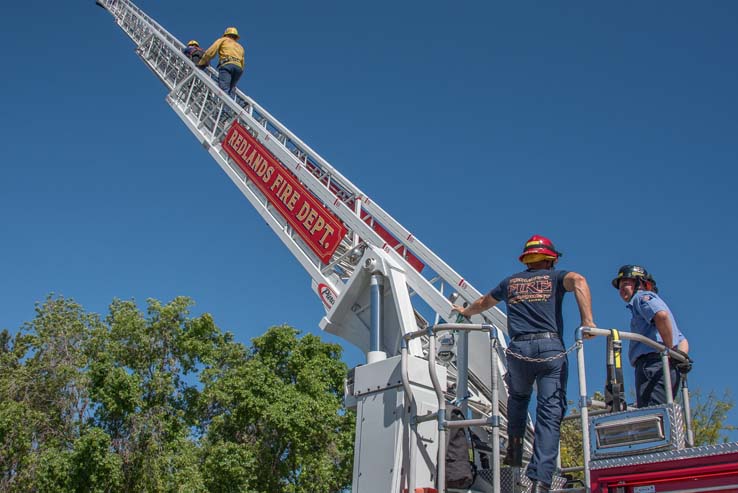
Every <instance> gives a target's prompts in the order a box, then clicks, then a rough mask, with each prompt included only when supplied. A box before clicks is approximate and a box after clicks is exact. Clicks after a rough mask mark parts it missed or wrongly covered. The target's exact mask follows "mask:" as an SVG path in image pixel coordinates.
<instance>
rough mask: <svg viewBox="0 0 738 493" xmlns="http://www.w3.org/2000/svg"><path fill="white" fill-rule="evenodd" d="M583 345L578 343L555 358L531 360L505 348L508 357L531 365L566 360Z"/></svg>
mask: <svg viewBox="0 0 738 493" xmlns="http://www.w3.org/2000/svg"><path fill="white" fill-rule="evenodd" d="M581 345H582V342H581V341H576V342H575V343H574V344H572V346H571V347H570V348H569V349H567V350H566V351H564V352H562V353H558V354H555V355H553V356H549V357H548V358H531V357H528V356H523V355H522V354H519V353H514V352H512V351H511V350H510V348H505V354H506V355H508V356H512V357H513V358H516V359H519V360H522V361H527V362H529V363H548V362H549V361H554V360H557V359H559V358H564V357H565V356H566V355H567V354H569V353H571V352H572V351H574V350H575V349H577V348H579V347H580V346H581Z"/></svg>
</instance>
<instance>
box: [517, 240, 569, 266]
mask: <svg viewBox="0 0 738 493" xmlns="http://www.w3.org/2000/svg"><path fill="white" fill-rule="evenodd" d="M534 253H539V254H541V255H545V256H546V257H552V259H553V260H555V259H557V258H559V257H561V252H557V251H556V247H555V246H554V244H553V242H552V241H551V240H549V239H548V238H546V237H545V236H541V235H533V236H531V237H530V239H529V240H528V241H526V242H525V246H524V247H523V253H522V254H521V255H520V257H519V260H520V261H521V262H523V263H525V260H524V258H525V257H526V255H530V254H534Z"/></svg>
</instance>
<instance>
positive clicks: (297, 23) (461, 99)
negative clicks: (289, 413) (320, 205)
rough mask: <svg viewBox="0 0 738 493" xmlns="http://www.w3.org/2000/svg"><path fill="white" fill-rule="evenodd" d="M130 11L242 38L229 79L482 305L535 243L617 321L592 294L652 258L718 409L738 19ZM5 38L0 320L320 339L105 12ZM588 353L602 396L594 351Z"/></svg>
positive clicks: (292, 279) (529, 10) (296, 282)
mask: <svg viewBox="0 0 738 493" xmlns="http://www.w3.org/2000/svg"><path fill="white" fill-rule="evenodd" d="M138 5H139V6H140V7H141V8H143V9H144V10H146V11H147V12H148V13H149V14H150V15H151V16H153V17H154V18H155V19H157V20H158V21H159V22H160V23H161V24H162V25H163V26H164V27H165V28H167V29H168V30H169V31H170V32H172V33H173V34H175V35H177V36H179V37H180V38H181V39H182V40H185V41H186V40H187V39H190V38H196V39H198V40H199V41H200V43H201V44H203V45H207V44H209V43H210V42H212V41H213V40H214V39H215V38H217V37H218V36H219V35H220V34H221V33H222V32H223V29H224V28H225V27H226V26H229V25H235V26H237V27H238V28H239V30H240V32H241V34H242V39H243V41H245V47H246V53H247V68H246V73H245V75H244V77H243V79H242V81H241V83H240V88H241V89H242V90H245V92H246V93H247V94H249V95H250V96H252V97H253V98H254V99H255V100H256V101H258V102H259V103H260V104H261V105H263V106H264V107H265V108H266V109H267V110H268V111H270V112H271V113H272V114H273V115H275V116H276V117H277V118H278V119H280V121H282V122H283V123H284V124H286V125H287V126H288V127H289V128H290V129H291V130H292V131H293V132H295V133H296V134H297V135H298V136H299V137H300V138H301V139H302V140H304V141H305V142H306V143H308V144H309V145H310V146H311V147H313V148H314V149H315V150H316V151H318V152H319V153H320V154H321V155H322V156H324V157H325V158H326V159H328V161H329V162H331V163H332V164H333V165H334V166H335V167H336V168H338V169H339V170H340V171H341V172H342V173H343V174H344V175H345V176H347V177H348V178H349V179H350V180H352V181H353V182H354V183H355V184H356V185H357V186H358V187H360V188H361V189H362V190H363V191H365V192H366V193H368V194H369V195H370V196H371V197H372V199H373V200H374V201H375V202H377V203H379V204H380V205H381V206H382V207H383V208H384V209H385V210H387V211H388V212H389V213H390V214H392V215H393V216H394V217H395V218H396V219H397V220H399V221H400V222H402V223H403V224H404V225H405V226H406V227H407V228H408V229H410V230H411V231H413V233H414V234H415V236H416V237H417V238H419V239H420V240H421V241H423V242H424V243H425V244H426V245H428V246H429V247H430V248H431V249H433V250H434V251H435V252H436V253H437V254H438V255H440V256H441V257H442V258H443V259H444V260H445V261H446V262H447V263H448V264H450V265H451V266H452V267H453V268H454V269H455V270H456V271H457V272H459V273H460V274H461V275H462V276H463V277H465V278H466V279H468V280H469V281H470V282H471V283H472V284H473V285H474V286H475V287H477V288H478V289H480V290H482V291H485V290H488V289H490V288H491V287H493V286H494V285H495V284H496V283H497V282H498V281H499V280H500V279H501V278H502V277H504V276H506V275H508V274H510V273H512V272H514V271H516V270H518V269H519V267H520V266H519V264H518V263H517V256H518V254H519V251H520V249H521V247H522V244H523V242H524V241H525V240H526V239H527V238H528V237H529V236H530V235H531V234H533V233H539V234H544V235H547V236H549V237H551V238H552V239H553V240H554V242H555V243H556V245H557V247H558V248H559V249H560V250H562V251H563V252H564V253H565V256H564V258H563V259H562V261H561V263H560V267H561V268H565V269H568V270H574V271H577V272H580V273H582V274H583V275H585V276H586V277H587V278H588V280H589V283H590V286H591V289H592V296H593V303H594V312H595V320H596V322H597V323H598V325H600V326H602V327H607V328H609V327H618V328H623V329H627V321H628V317H627V312H626V310H625V308H624V307H623V303H622V302H621V301H620V300H619V298H618V296H617V293H616V291H615V290H614V289H613V288H612V287H611V286H610V280H611V279H612V277H613V276H614V275H615V273H616V272H617V269H618V267H619V266H620V265H622V264H625V263H640V264H642V265H644V266H646V268H648V269H649V270H650V271H651V272H652V273H653V274H654V276H655V277H656V279H657V280H658V284H659V287H660V288H661V294H662V295H663V297H664V298H665V299H666V301H667V303H668V304H669V305H670V306H671V308H672V310H673V312H674V313H675V316H676V319H677V322H678V324H679V326H680V327H681V329H682V330H683V332H684V333H685V334H686V335H687V337H688V338H689V340H690V342H691V346H692V356H693V357H694V359H695V360H696V364H695V370H694V371H693V373H691V374H690V383H691V387H692V389H698V388H699V389H702V391H703V392H709V391H710V390H714V391H716V392H717V393H718V394H722V392H723V391H724V390H726V389H727V390H730V391H732V392H733V394H734V395H735V394H736V384H735V380H734V376H733V375H735V370H734V368H733V365H732V362H733V359H734V357H735V356H734V354H735V348H737V347H738V330H736V329H737V328H738V327H736V321H735V317H734V315H733V313H734V310H733V303H735V292H734V291H733V290H734V289H735V288H734V285H733V280H734V277H737V276H738V272H737V271H736V268H735V267H734V265H735V263H734V261H733V260H732V257H733V251H734V246H735V245H736V244H738V237H737V236H738V235H737V233H736V227H735V226H736V220H735V210H736V205H737V204H736V202H737V201H736V193H735V188H736V178H735V172H734V167H735V165H736V162H737V161H738V159H737V158H738V139H737V138H736V137H737V136H738V119H737V118H736V115H738V100H737V98H736V89H735V88H736V87H738V68H737V67H736V63H735V49H736V46H738V31H737V30H736V29H735V19H736V18H738V3H735V2H699V3H695V2H687V1H669V2H666V1H655V2H634V1H627V2H618V3H617V4H606V5H603V4H602V3H590V2H543V1H540V2H533V1H526V2H504V3H503V2H476V1H471V2H455V3H451V2H440V1H424V2H415V1H408V2H387V1H384V0H378V1H376V2H371V3H357V2H343V1H337V0H335V1H334V0H331V1H325V2H297V1H294V2H289V1H288V2H249V3H248V4H246V3H239V2H225V1H223V0H211V1H210V2H208V3H207V6H204V5H203V4H202V2H194V1H191V0H179V1H177V2H174V1H171V0H159V1H153V0H140V1H139V2H138ZM0 27H1V28H2V32H3V38H4V39H3V44H4V48H5V50H4V51H5V53H6V57H5V60H6V61H5V69H4V70H3V75H2V77H0V88H1V89H2V94H3V95H4V101H3V110H2V113H3V118H2V120H0V121H2V123H1V125H2V126H3V128H2V132H1V133H0V135H1V137H0V141H1V142H2V145H0V230H1V231H2V237H1V238H2V241H0V273H1V274H2V277H1V278H2V282H0V328H8V329H10V330H17V329H18V328H19V327H20V326H21V324H22V323H23V322H24V321H28V320H30V319H32V317H33V305H34V302H36V301H39V300H42V299H44V298H45V296H46V295H47V294H48V293H51V292H54V293H59V294H63V295H65V296H67V297H72V298H74V299H76V300H77V301H78V302H80V303H81V304H82V305H83V306H85V307H86V308H87V309H88V310H91V311H96V312H99V313H104V312H105V311H106V309H107V306H108V304H109V303H110V301H111V300H112V299H113V298H114V297H119V298H124V299H130V298H133V299H135V300H137V301H139V302H143V301H144V300H145V299H146V298H148V297H153V298H157V299H160V300H164V301H167V300H169V299H171V298H172V297H174V296H177V295H187V296H190V297H192V298H194V299H195V301H196V302H197V306H196V308H195V312H196V313H200V312H211V313H213V314H214V316H215V319H216V321H217V323H218V324H219V326H220V327H221V328H223V329H225V330H230V331H233V332H234V333H235V334H236V338H237V339H238V340H240V341H242V342H245V343H248V341H249V339H250V338H252V337H254V336H257V335H260V334H261V333H263V332H264V331H265V330H266V329H267V328H268V327H269V326H271V325H276V324H281V323H288V324H291V325H294V326H295V327H298V328H300V329H302V330H304V331H309V332H313V333H319V332H320V330H319V329H318V327H317V324H318V321H319V320H320V317H321V316H322V313H323V312H322V307H321V303H320V302H319V300H318V299H317V298H316V297H315V296H314V295H313V294H312V292H311V289H310V281H309V277H308V276H307V275H306V274H305V273H304V271H303V270H302V268H301V267H300V266H299V264H298V263H297V261H296V260H295V259H294V258H292V256H291V254H290V253H289V252H288V251H287V249H286V248H284V247H283V246H282V244H281V242H280V241H279V240H278V239H277V237H276V236H274V235H273V234H272V233H271V231H270V230H269V229H268V227H267V226H266V225H265V224H264V223H263V221H262V220H261V219H260V217H259V216H258V215H257V213H256V212H255V211H254V210H253V209H252V208H251V206H250V205H249V203H248V201H247V200H246V199H245V198H243V197H242V196H241V194H240V192H239V191H238V190H237V188H236V187H235V186H234V185H233V184H232V183H231V182H230V180H229V179H228V178H227V177H226V175H225V174H224V173H223V172H222V171H221V169H220V168H219V167H218V166H217V165H216V164H215V163H214V162H213V161H212V160H211V159H210V158H209V156H208V155H207V154H206V152H205V151H204V150H203V149H202V148H201V147H200V146H198V145H197V143H196V141H195V139H194V138H193V136H192V135H191V134H190V132H189V131H188V130H187V129H186V127H185V126H184V125H183V124H182V123H181V122H180V120H179V119H178V117H177V116H176V115H175V114H174V112H172V111H171V110H170V109H169V106H168V105H167V104H166V103H165V101H164V97H165V95H166V94H165V91H164V87H163V86H162V85H161V84H160V83H159V82H158V80H157V79H156V78H155V77H154V76H153V74H151V73H150V72H149V71H148V70H147V69H146V68H145V66H144V65H143V64H142V63H141V62H140V61H139V59H138V58H137V57H136V55H135V53H134V51H133V44H132V43H131V42H130V41H129V40H128V38H127V37H125V35H124V34H123V33H122V31H120V30H119V29H118V28H117V26H115V24H113V22H112V18H111V17H110V16H109V15H108V14H107V13H106V12H104V11H103V10H102V9H99V8H97V7H95V5H94V1H92V0H89V1H77V2H52V1H49V0H40V1H37V2H12V3H9V4H7V5H5V6H4V12H3V16H2V17H1V18H0ZM566 303H567V312H566V322H567V339H566V342H567V343H571V342H572V333H573V329H574V328H575V327H576V325H577V322H578V316H577V312H576V307H575V304H574V300H573V297H570V299H568V300H567V302H566ZM325 338H326V339H327V340H330V341H334V342H337V340H336V339H335V338H332V337H330V336H328V335H325ZM345 347H346V355H345V359H346V361H347V363H348V364H350V365H354V364H356V363H359V362H362V361H363V357H362V355H361V354H360V353H358V352H357V351H356V350H355V349H353V348H351V347H348V346H345ZM587 351H588V362H589V363H590V367H591V372H590V375H589V385H590V389H591V390H596V389H601V387H602V385H603V381H604V359H603V357H604V344H603V343H601V341H600V342H594V343H592V344H590V345H588V346H587ZM573 362H574V361H573V360H572V363H573ZM571 373H572V375H573V376H572V378H571V380H570V392H569V394H570V398H571V399H572V400H574V399H575V398H576V395H577V387H576V380H575V378H574V375H575V372H574V371H572V372H571ZM626 374H627V377H628V380H627V381H626V384H627V385H628V388H629V389H632V371H631V370H630V369H629V368H628V369H626ZM730 421H731V422H732V424H738V412H736V411H733V412H732V413H731V414H730ZM733 438H738V436H734V437H733Z"/></svg>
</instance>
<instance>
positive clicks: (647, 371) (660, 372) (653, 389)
mask: <svg viewBox="0 0 738 493" xmlns="http://www.w3.org/2000/svg"><path fill="white" fill-rule="evenodd" d="M681 379H682V376H681V374H680V373H679V372H678V371H676V370H675V369H674V368H671V390H672V393H673V395H674V398H676V397H677V392H678V391H679V384H680V383H681ZM635 387H636V405H637V406H638V407H648V406H656V405H658V404H666V388H665V387H664V365H663V363H662V362H661V355H660V354H659V353H649V354H644V355H643V356H641V357H640V358H638V359H637V360H636V362H635Z"/></svg>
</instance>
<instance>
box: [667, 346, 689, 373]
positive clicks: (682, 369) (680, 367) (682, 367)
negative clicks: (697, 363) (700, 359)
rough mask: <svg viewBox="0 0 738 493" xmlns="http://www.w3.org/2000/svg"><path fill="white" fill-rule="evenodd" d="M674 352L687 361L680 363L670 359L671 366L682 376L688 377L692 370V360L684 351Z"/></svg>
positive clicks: (675, 350)
mask: <svg viewBox="0 0 738 493" xmlns="http://www.w3.org/2000/svg"><path fill="white" fill-rule="evenodd" d="M672 351H674V352H675V353H679V354H680V355H682V356H684V358H685V359H686V361H679V360H677V359H676V358H669V365H670V366H671V367H672V368H674V369H676V370H677V371H678V372H679V373H681V374H682V375H686V374H687V373H689V372H690V371H691V370H692V359H691V358H690V357H689V356H688V355H687V353H685V352H684V351H680V350H678V349H672Z"/></svg>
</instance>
